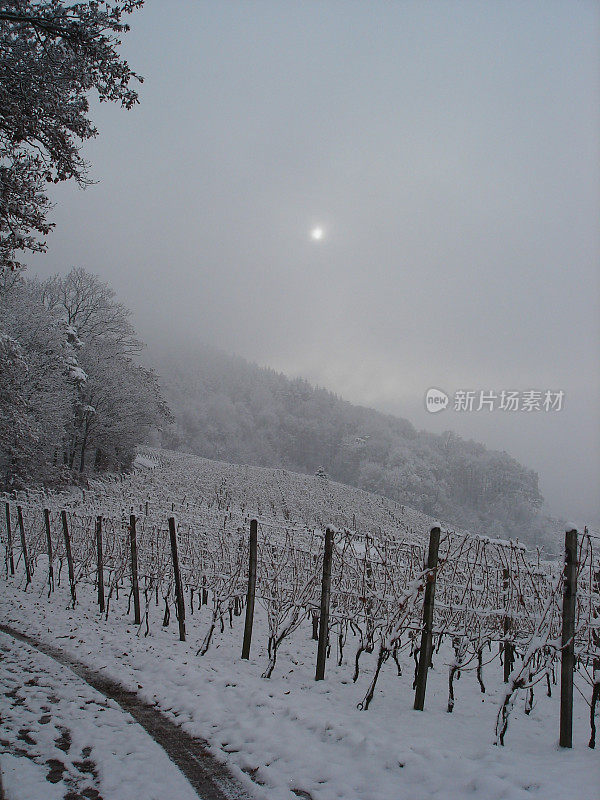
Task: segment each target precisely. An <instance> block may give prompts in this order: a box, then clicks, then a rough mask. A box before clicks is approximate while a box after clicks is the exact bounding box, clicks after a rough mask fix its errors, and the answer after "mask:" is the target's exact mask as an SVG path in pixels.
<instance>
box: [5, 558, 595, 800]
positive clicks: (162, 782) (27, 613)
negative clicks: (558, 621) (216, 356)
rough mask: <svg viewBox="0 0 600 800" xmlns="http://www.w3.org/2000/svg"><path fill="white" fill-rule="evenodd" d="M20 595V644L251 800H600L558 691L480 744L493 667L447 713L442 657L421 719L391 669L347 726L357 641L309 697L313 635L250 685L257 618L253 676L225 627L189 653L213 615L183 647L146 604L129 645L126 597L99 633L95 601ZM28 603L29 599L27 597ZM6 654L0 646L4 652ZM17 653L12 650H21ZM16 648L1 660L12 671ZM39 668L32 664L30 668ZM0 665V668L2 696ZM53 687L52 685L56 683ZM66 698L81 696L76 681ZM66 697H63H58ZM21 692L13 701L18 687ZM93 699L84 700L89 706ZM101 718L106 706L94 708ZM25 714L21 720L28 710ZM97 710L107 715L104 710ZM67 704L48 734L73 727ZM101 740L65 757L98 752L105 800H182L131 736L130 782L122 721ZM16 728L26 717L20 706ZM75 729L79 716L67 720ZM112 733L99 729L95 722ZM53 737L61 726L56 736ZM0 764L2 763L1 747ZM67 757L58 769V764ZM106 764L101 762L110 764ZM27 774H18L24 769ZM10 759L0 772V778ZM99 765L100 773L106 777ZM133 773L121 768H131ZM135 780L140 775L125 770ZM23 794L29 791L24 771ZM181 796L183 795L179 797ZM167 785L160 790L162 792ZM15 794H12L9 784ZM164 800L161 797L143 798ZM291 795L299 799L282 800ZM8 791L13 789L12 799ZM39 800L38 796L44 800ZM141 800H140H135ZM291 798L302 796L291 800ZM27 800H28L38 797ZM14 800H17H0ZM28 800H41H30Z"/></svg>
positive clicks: (367, 662) (494, 705)
mask: <svg viewBox="0 0 600 800" xmlns="http://www.w3.org/2000/svg"><path fill="white" fill-rule="evenodd" d="M23 585H24V581H23V580H22V578H21V577H19V578H18V579H9V580H8V581H6V580H2V585H1V592H0V618H2V620H3V621H5V622H9V623H12V624H13V625H15V626H17V627H20V628H21V629H22V630H24V631H26V632H28V633H30V634H32V635H35V636H38V637H40V638H41V639H44V640H45V641H49V642H51V643H54V644H60V646H61V647H62V648H63V649H64V650H66V651H67V652H69V653H71V654H73V655H74V656H75V657H77V658H79V659H80V660H83V661H85V662H86V663H88V664H90V665H91V666H94V667H95V668H98V669H102V670H103V671H104V673H105V674H107V676H109V677H111V678H114V679H117V680H120V681H121V682H122V683H123V684H124V685H125V686H126V687H127V688H130V689H134V690H135V689H137V690H138V691H139V694H140V695H141V696H142V698H143V699H145V700H147V701H150V702H155V703H156V704H157V705H158V706H159V707H160V708H161V709H163V710H164V711H166V712H168V714H169V716H171V717H172V718H173V719H174V720H176V721H177V722H178V723H179V724H181V725H182V727H183V728H184V729H185V730H186V731H187V732H189V733H191V734H194V735H197V736H201V737H204V738H205V739H207V740H208V742H209V743H210V746H211V748H212V750H213V752H214V754H215V755H216V756H217V757H219V758H221V759H222V760H224V761H226V762H227V764H228V765H229V767H230V768H231V771H232V773H233V774H234V775H235V776H236V777H237V778H238V779H239V780H240V781H241V782H243V783H244V785H245V786H246V787H247V788H248V790H249V791H251V792H252V794H253V796H255V797H256V798H257V800H263V798H264V799H266V798H269V800H293V798H296V797H298V796H303V797H308V796H310V797H311V798H312V799H313V800H338V799H342V798H343V800H390V799H391V798H393V799H394V800H426V799H427V800H464V798H466V797H468V798H473V800H495V799H496V798H497V799H498V800H500V799H501V798H502V799H503V800H526V799H527V800H531V798H540V800H542V799H543V800H558V798H561V800H562V798H564V797H565V796H569V797H571V798H573V800H592V798H594V797H595V796H596V795H597V787H598V785H599V784H600V763H599V761H598V753H597V752H594V751H591V750H589V749H588V748H587V746H586V744H587V739H588V736H589V723H588V715H589V710H588V707H587V705H586V704H585V702H584V701H583V700H582V698H581V697H580V696H579V693H578V692H576V693H575V721H574V747H573V750H570V751H569V750H561V749H559V748H558V745H557V737H558V694H559V692H558V687H554V691H553V696H552V697H551V698H548V697H546V696H545V693H544V692H543V691H542V689H541V687H538V690H539V691H536V698H535V701H536V702H535V705H534V708H533V710H532V712H531V714H530V715H529V716H526V715H525V714H524V712H523V698H522V697H520V698H519V699H517V701H516V705H515V708H514V711H513V715H512V717H511V721H510V725H509V728H508V733H507V738H506V746H505V747H503V748H501V747H496V746H494V745H493V744H492V742H493V737H494V726H495V720H496V715H497V712H498V708H499V705H500V703H501V702H502V699H503V698H504V695H505V690H506V687H505V685H504V684H503V683H502V682H501V673H502V669H501V666H500V664H499V663H498V660H497V659H496V660H495V661H493V662H492V663H491V664H489V665H488V666H486V667H485V669H484V680H485V683H486V688H487V692H486V694H481V693H480V691H479V687H478V684H477V681H476V680H475V675H474V673H473V672H470V671H465V672H464V673H463V676H462V678H461V680H460V681H458V682H456V683H455V695H456V705H455V709H454V712H453V714H447V713H446V710H445V709H446V703H447V680H448V666H449V664H450V663H451V662H452V660H453V658H454V655H453V653H452V652H451V651H450V649H449V648H448V649H447V650H445V651H443V652H441V653H440V654H437V655H434V669H433V670H431V671H430V678H429V683H428V687H427V696H426V704H425V711H424V712H416V711H413V709H412V702H413V692H412V676H413V669H414V665H413V663H412V661H411V660H410V659H409V658H408V656H407V655H406V654H405V655H402V654H401V663H402V666H403V675H402V676H401V677H398V676H397V674H396V667H395V664H393V662H392V660H391V659H390V660H389V661H388V662H387V663H386V664H385V665H384V667H383V669H382V673H381V676H380V679H379V683H378V686H377V690H376V693H375V697H374V699H373V702H372V703H371V707H370V710H369V711H367V712H365V711H359V710H358V709H357V704H358V703H359V702H360V701H361V699H362V697H363V695H364V693H365V691H366V688H367V686H368V684H369V682H370V680H371V678H372V675H373V670H374V666H375V659H376V653H374V654H373V655H371V656H368V655H367V654H364V655H363V657H362V659H361V674H360V677H359V680H358V682H357V683H356V684H353V683H352V677H351V676H352V668H353V659H354V652H355V649H356V646H357V642H356V640H354V639H353V638H352V636H351V635H350V636H349V640H348V642H347V644H346V647H345V650H344V654H343V663H342V666H339V667H338V666H336V664H337V655H338V653H337V647H336V643H335V642H333V643H332V652H331V657H330V658H329V659H328V661H327V671H326V679H325V680H324V681H322V682H318V683H316V682H315V681H314V667H315V661H316V643H315V642H314V641H312V639H311V625H310V621H308V620H307V621H306V622H304V623H303V624H302V625H301V626H300V628H299V629H298V630H297V631H296V633H295V634H293V635H292V636H291V637H289V638H288V639H286V640H284V642H283V643H282V645H281V647H280V650H279V653H278V660H277V665H276V668H275V672H274V673H273V677H272V678H271V679H270V680H265V679H262V678H261V677H260V675H261V673H262V671H263V669H264V667H265V665H266V662H267V660H268V657H267V653H266V639H267V628H266V620H265V618H264V613H263V611H262V609H261V606H260V604H258V605H257V607H256V612H255V613H256V618H255V625H254V635H253V644H252V651H251V658H250V660H249V661H242V660H241V659H240V657H239V656H240V649H241V639H242V632H243V615H241V616H240V617H235V616H234V617H233V629H232V630H230V629H229V623H228V621H227V622H226V627H225V631H224V632H223V633H220V631H219V629H218V628H217V630H216V631H215V634H214V638H213V644H212V646H211V649H210V650H209V651H208V653H207V654H206V656H204V657H197V656H196V651H197V649H198V646H199V644H200V642H201V641H202V638H203V636H204V634H205V632H206V630H207V627H208V624H209V609H207V608H206V607H203V609H202V612H199V611H198V610H197V609H196V610H195V613H194V614H193V615H192V614H190V613H189V611H188V616H187V619H186V625H187V639H188V640H187V642H185V643H182V642H179V641H178V636H177V624H176V622H175V621H173V622H172V623H171V625H170V627H168V628H163V627H162V625H161V621H162V608H160V607H159V608H155V607H154V603H152V604H151V615H150V635H149V636H148V637H145V636H144V635H143V630H142V631H139V632H137V633H138V635H136V628H135V627H134V625H133V624H132V620H131V617H128V616H127V613H126V612H127V592H126V591H125V592H121V593H120V599H119V600H118V601H115V600H113V604H112V606H111V613H110V616H109V618H108V620H106V619H105V618H104V616H100V615H99V614H98V612H97V610H96V607H95V605H94V592H93V587H91V586H85V585H83V584H80V586H79V588H78V597H79V600H80V603H79V605H78V606H77V607H76V609H75V610H71V609H69V595H68V587H67V586H66V585H65V582H64V576H63V584H62V586H61V587H60V588H57V590H56V592H55V594H54V595H53V596H52V597H51V598H50V600H48V599H47V597H46V595H47V590H46V586H45V575H44V570H43V569H40V570H38V571H37V572H36V574H35V575H34V586H33V587H31V586H30V587H29V588H28V589H27V592H24V591H23V590H22V586H23ZM32 589H33V591H32ZM2 647H3V649H6V647H7V637H5V636H2ZM18 649H22V646H21V645H19V646H18ZM14 650H15V648H14V647H12V646H9V652H12V653H13V655H12V656H11V657H12V658H16V656H15V654H14ZM26 658H27V659H29V660H31V659H33V660H34V661H35V660H36V659H39V660H40V661H39V664H38V666H37V667H36V669H37V670H38V672H39V674H40V675H43V681H41V683H43V684H44V686H46V684H48V691H50V689H51V688H52V691H56V693H57V694H59V696H61V697H62V696H63V695H65V694H66V695H67V700H68V698H69V697H71V700H70V701H68V702H73V699H72V698H73V696H74V692H75V689H74V688H73V687H71V688H67V689H64V684H65V676H64V669H62V668H60V670H59V672H60V673H61V674H60V682H61V685H62V686H63V688H62V690H61V691H59V690H57V689H56V688H55V687H56V685H57V681H58V676H56V668H55V667H54V666H53V665H52V664H51V663H50V662H49V660H48V659H46V658H45V657H42V656H36V655H35V654H33V653H31V652H29V651H27V655H26ZM42 662H43V663H42ZM7 663H8V664H10V663H11V662H10V661H9V662H7V661H6V660H3V663H2V666H1V667H0V671H1V672H2V680H3V685H6V675H7V669H8V667H7ZM53 676H55V677H53ZM75 683H76V684H77V692H78V693H81V692H86V691H88V690H87V689H85V687H84V688H82V686H81V683H80V681H79V679H75ZM66 684H67V686H68V685H69V684H68V681H67V682H66ZM22 690H25V687H22ZM28 691H31V692H35V693H36V694H35V695H34V697H33V699H29V700H28V702H27V705H26V707H25V708H28V707H30V706H31V707H32V708H34V709H35V708H37V706H36V705H35V704H36V703H37V704H38V705H39V704H40V703H41V702H42V698H38V697H37V693H39V692H40V689H39V688H38V687H34V688H31V689H30V690H28ZM89 692H91V693H93V690H91V689H90V690H89ZM103 702H105V701H103ZM32 704H33V705H32ZM105 704H106V702H105ZM68 708H69V706H68V704H67V705H65V706H64V709H65V710H64V713H63V712H61V715H60V716H59V717H58V722H60V720H61V719H64V718H65V717H66V718H67V719H69V718H70V719H71V720H72V719H73V718H74V716H73V714H71V715H70V717H69V712H68ZM108 712H110V713H111V714H112V713H113V712H114V714H116V715H117V716H118V717H119V719H118V720H115V721H114V722H113V721H112V720H111V721H110V724H109V722H107V723H106V724H105V730H106V731H111V733H110V734H109V733H106V734H104V733H103V729H102V727H97V726H98V717H99V716H102V715H100V714H96V717H95V718H94V722H93V724H92V723H91V722H89V721H86V719H85V718H78V721H77V724H76V725H73V726H72V727H73V729H74V742H75V741H76V743H77V747H81V746H83V743H84V742H87V741H88V740H90V737H91V729H92V727H93V726H96V727H97V730H94V735H96V736H97V737H99V743H97V744H94V757H95V758H96V759H97V763H98V767H99V776H100V786H101V793H102V797H104V798H105V800H112V798H114V800H129V797H130V796H131V797H132V798H133V796H134V792H133V790H132V792H131V795H129V794H128V791H129V789H128V788H121V781H122V780H123V776H124V775H125V774H127V775H128V777H129V778H130V777H131V774H132V772H135V775H136V776H137V777H138V778H139V779H140V780H141V781H142V782H143V787H144V788H143V790H140V789H139V788H138V789H137V790H136V796H137V797H140V796H143V797H148V798H152V797H155V796H156V797H158V796H161V797H173V798H177V800H179V798H182V799H183V798H187V797H188V795H186V794H185V789H183V788H181V786H182V785H181V782H180V781H181V780H182V778H181V776H180V775H179V773H177V772H176V771H175V772H173V770H174V768H173V769H171V771H169V770H168V769H167V766H166V765H165V761H164V759H166V756H165V757H164V759H163V760H162V761H161V760H160V756H161V754H160V752H158V753H157V752H156V747H155V746H154V750H152V756H151V758H150V757H149V753H150V751H151V748H150V744H152V743H151V742H150V744H148V743H146V744H143V743H142V742H141V740H139V739H135V737H134V736H133V731H134V729H136V730H138V731H139V729H137V726H133V725H132V726H130V727H129V730H128V735H127V751H128V753H130V758H131V759H135V763H136V768H135V770H131V769H129V770H127V769H126V761H125V760H124V759H123V760H119V757H118V754H116V755H115V753H114V746H115V741H116V739H118V738H119V737H115V735H114V732H115V730H117V729H118V728H119V726H120V730H121V731H122V730H123V721H122V718H123V716H124V715H123V713H122V712H120V711H117V710H115V709H106V711H105V712H103V715H104V714H107V713H108ZM15 713H17V714H22V715H25V714H26V711H25V710H24V707H23V706H18V707H17V709H16V710H15ZM77 713H78V714H79V711H78V712H77ZM104 718H105V719H107V720H108V719H109V717H104ZM57 724H58V723H57ZM22 725H23V722H22V719H21V718H18V717H17V716H15V717H14V719H13V721H12V725H11V730H12V731H13V733H14V731H15V730H18V729H19V727H21V726H22ZM3 749H5V748H4V747H3ZM62 755H64V754H62ZM111 759H113V760H112V761H111ZM20 760H21V761H23V762H25V763H30V762H28V761H27V759H20ZM13 762H14V759H9V762H8V768H9V770H10V769H12V768H13V767H12V766H11V765H12V764H13ZM109 762H110V764H111V766H110V767H109V766H108V764H109ZM129 763H132V762H129ZM138 763H140V764H142V765H143V766H142V767H141V768H140V767H138V766H137V764H138ZM27 771H28V774H29V773H31V774H30V776H29V777H27V780H30V781H31V782H32V785H33V782H34V781H35V780H37V779H38V778H39V775H38V778H36V777H35V775H36V774H37V773H36V771H35V770H34V769H33V768H30V767H27ZM178 781H179V782H178ZM167 784H168V786H169V788H168V790H165V786H166V785H167ZM12 786H13V787H14V781H13V784H12ZM152 787H154V789H155V790H156V791H158V789H159V788H160V791H161V792H162V794H161V795H159V794H152V793H148V792H151V791H152ZM292 790H296V791H295V792H292ZM11 791H13V789H11ZM50 791H52V790H51V789H50V790H49V791H48V792H47V793H46V794H44V795H43V800H46V797H47V798H49V800H52V798H53V795H52V794H51V793H50ZM144 791H145V792H146V793H145V794H144V793H143V792H144ZM301 792H305V793H307V794H306V795H302V794H298V793H301ZM22 796H23V797H25V798H27V800H37V798H36V797H35V795H33V796H32V797H29V796H28V795H26V794H25V795H22ZM8 797H9V798H11V800H16V798H13V797H11V795H8ZM40 800H42V798H41V797H40Z"/></svg>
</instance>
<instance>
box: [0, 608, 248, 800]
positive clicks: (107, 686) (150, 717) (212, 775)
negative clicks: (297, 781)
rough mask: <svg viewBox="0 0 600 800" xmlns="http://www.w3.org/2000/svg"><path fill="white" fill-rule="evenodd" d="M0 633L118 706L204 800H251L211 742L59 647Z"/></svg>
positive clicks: (8, 630)
mask: <svg viewBox="0 0 600 800" xmlns="http://www.w3.org/2000/svg"><path fill="white" fill-rule="evenodd" d="M0 631H2V632H3V633H6V634H7V635H8V636H11V637H12V638H13V639H17V640H19V641H22V642H25V643H27V644H28V645H30V646H31V647H34V648H35V649H36V650H39V652H40V653H43V654H44V655H46V656H49V657H50V658H52V659H53V660H54V661H56V662H58V663H59V664H61V665H62V666H64V667H68V668H69V669H70V670H71V671H72V672H74V673H75V674H76V675H77V676H79V677H80V678H82V679H83V680H84V681H85V682H86V683H87V684H88V685H89V686H91V687H92V688H93V689H96V691H98V692H100V693H101V694H103V695H104V696H105V697H107V698H108V699H109V700H114V701H115V702H116V703H118V704H119V705H120V706H121V708H122V709H123V710H124V711H126V712H127V713H128V714H130V715H131V716H132V717H133V718H134V719H135V721H136V722H137V723H138V724H139V725H141V726H142V728H144V730H145V731H146V733H148V734H149V735H150V736H151V737H152V739H154V741H155V742H156V743H157V744H158V745H159V746H160V747H162V749H163V750H164V751H165V753H166V754H167V755H168V756H169V758H170V759H171V761H172V762H173V763H174V764H175V765H176V766H177V767H178V768H179V769H180V770H181V772H182V773H183V774H184V775H185V777H186V778H187V780H188V781H189V783H190V784H191V786H192V787H193V788H194V790H195V792H196V794H197V795H198V797H200V798H202V800H251V798H250V795H249V794H248V793H247V792H246V791H245V789H243V788H242V787H241V786H240V785H239V784H238V783H237V781H236V780H235V778H234V777H233V776H232V775H231V774H230V773H229V771H228V769H227V767H226V766H225V765H223V764H221V763H220V762H219V761H217V759H216V758H215V757H214V756H213V755H212V754H211V753H210V751H209V745H208V742H206V741H204V740H202V739H197V738H195V737H193V736H190V735H189V734H188V733H186V732H185V731H184V730H182V729H181V728H180V727H179V726H178V725H176V724H175V723H174V722H171V720H170V719H168V717H166V716H165V715H164V714H163V713H162V712H160V711H157V709H156V708H154V706H151V705H150V704H149V703H146V702H144V701H143V700H141V699H140V698H139V697H138V695H137V694H136V692H130V691H128V690H127V689H125V688H124V687H123V686H121V685H120V684H119V683H117V682H116V681H113V680H110V679H109V678H106V677H105V676H103V675H100V673H98V672H96V671H95V670H93V669H90V667H88V666H86V665H85V664H84V663H83V662H81V661H78V660H77V659H75V658H73V657H72V656H70V655H67V654H66V653H65V652H63V651H62V650H60V649H59V648H58V647H54V646H53V645H51V644H47V643H46V642H41V641H39V640H38V639H35V638H33V637H31V636H28V635H27V634H24V633H20V632H19V631H17V630H16V629H15V628H13V627H11V626H10V625H4V624H2V623H0Z"/></svg>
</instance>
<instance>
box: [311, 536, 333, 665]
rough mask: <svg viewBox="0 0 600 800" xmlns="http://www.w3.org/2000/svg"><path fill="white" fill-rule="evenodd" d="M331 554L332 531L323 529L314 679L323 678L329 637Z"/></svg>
mask: <svg viewBox="0 0 600 800" xmlns="http://www.w3.org/2000/svg"><path fill="white" fill-rule="evenodd" d="M332 556H333V531H332V530H330V529H329V528H327V530H326V531H325V550H324V552H323V580H322V582H321V613H320V614H319V644H318V646H317V670H316V673H315V680H316V681H322V680H324V678H325V660H326V656H327V639H328V637H329V597H330V594H331V560H332Z"/></svg>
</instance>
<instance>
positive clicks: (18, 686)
mask: <svg viewBox="0 0 600 800" xmlns="http://www.w3.org/2000/svg"><path fill="white" fill-rule="evenodd" d="M0 656H1V660H2V667H1V672H2V686H3V689H4V692H3V694H2V695H0V713H1V715H2V722H3V734H2V737H3V738H2V742H1V746H2V751H3V754H2V759H1V762H2V773H3V779H4V790H5V794H6V800H55V798H56V800H62V799H63V798H64V797H65V796H66V794H68V793H69V792H73V791H75V792H77V794H76V796H77V797H83V796H84V795H83V792H87V794H86V795H85V796H87V797H89V798H91V799H92V800H93V798H99V797H103V798H104V800H137V798H139V797H144V798H145V799H146V800H163V798H165V797H174V798H177V800H192V798H196V793H195V792H194V791H193V790H192V789H191V787H190V786H189V785H188V783H187V781H186V780H185V779H184V778H183V776H182V775H181V774H180V773H179V771H178V770H177V769H176V768H175V767H174V765H173V764H171V762H170V761H169V759H168V757H167V756H166V754H165V753H164V752H163V751H162V749H161V748H160V747H159V746H158V745H157V744H156V743H155V742H154V741H153V740H152V739H151V738H150V736H148V734H146V733H145V732H144V731H143V730H142V728H140V726H139V725H137V724H136V723H135V722H134V720H133V719H132V718H131V716H130V715H129V714H126V713H125V712H124V711H122V709H121V708H120V707H119V706H118V705H117V704H116V703H114V702H113V701H110V700H106V698H105V697H104V696H103V695H101V694H99V693H98V692H96V691H95V690H94V689H92V688H91V687H90V686H88V685H87V684H86V683H85V682H84V681H83V680H81V679H80V678H78V677H77V676H76V675H74V673H73V672H72V671H71V670H69V669H67V668H66V667H63V666H61V665H59V664H57V663H56V662H55V661H54V660H53V659H51V658H49V657H47V656H45V655H42V654H41V653H39V652H38V651H36V650H35V649H34V648H32V647H30V646H29V645H27V644H25V643H22V642H17V641H15V640H14V639H12V638H11V637H10V636H8V635H7V634H5V633H0ZM71 796H72V795H71Z"/></svg>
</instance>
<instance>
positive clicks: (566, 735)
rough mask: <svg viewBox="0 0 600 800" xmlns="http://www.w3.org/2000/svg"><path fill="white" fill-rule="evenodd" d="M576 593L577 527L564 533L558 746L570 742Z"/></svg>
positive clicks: (569, 745) (571, 744)
mask: <svg viewBox="0 0 600 800" xmlns="http://www.w3.org/2000/svg"><path fill="white" fill-rule="evenodd" d="M576 594H577V531H576V530H571V531H567V532H566V533H565V571H564V583H563V610H562V641H561V645H562V652H561V667H560V739H559V744H560V746H561V747H572V746H573V670H574V668H575V598H576Z"/></svg>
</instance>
